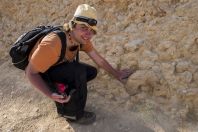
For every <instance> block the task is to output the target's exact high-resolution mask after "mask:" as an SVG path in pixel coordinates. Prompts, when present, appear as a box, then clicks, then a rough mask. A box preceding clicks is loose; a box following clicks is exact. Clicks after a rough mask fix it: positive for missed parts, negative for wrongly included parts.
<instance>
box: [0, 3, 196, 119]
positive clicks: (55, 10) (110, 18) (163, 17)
mask: <svg viewBox="0 0 198 132" xmlns="http://www.w3.org/2000/svg"><path fill="white" fill-rule="evenodd" d="M84 2H87V3H90V4H91V5H93V6H95V7H96V9H97V10H98V18H99V20H98V21H99V25H98V28H99V31H98V34H97V36H96V37H95V38H94V40H93V42H94V44H95V47H96V49H98V51H99V52H100V53H101V54H102V56H104V57H105V58H106V59H107V60H108V61H109V62H110V64H112V65H113V67H115V68H133V69H135V70H136V72H135V73H134V74H133V75H131V76H130V77H129V79H128V81H127V84H126V86H123V85H118V84H116V83H119V82H115V81H104V83H105V84H103V85H105V86H107V87H108V92H107V91H100V90H96V92H99V93H100V92H103V94H107V95H106V97H109V98H114V96H116V97H118V96H120V97H122V96H123V98H124V100H125V101H126V100H127V97H128V96H131V98H133V96H134V97H141V98H137V99H140V100H142V99H146V98H150V97H157V98H160V99H161V100H160V99H159V100H154V101H155V102H156V103H159V104H163V103H162V102H165V100H166V101H170V102H171V99H172V97H174V100H175V99H176V100H178V101H177V106H180V107H182V106H188V107H182V110H183V111H185V112H184V113H185V114H184V115H185V116H183V117H187V116H191V113H193V114H194V115H196V116H194V117H195V118H196V119H197V120H198V108H197V103H198V101H197V100H198V96H196V95H197V91H198V73H197V71H198V52H197V51H198V24H197V21H198V13H197V12H198V1H197V0H158V1H157V0H156V1H145V0H133V1H131V0H119V1H116V2H115V0H88V1H84V0H79V1H75V2H74V1H72V0H58V1H54V0H48V1H38V0H23V1H12V2H11V1H6V0H3V1H2V2H1V4H0V21H1V22H0V29H1V31H0V35H1V38H0V58H1V59H2V60H5V59H4V58H5V56H8V52H7V51H8V49H9V47H10V45H11V43H13V42H14V41H15V40H16V38H17V37H18V36H19V35H20V34H22V33H23V32H25V31H27V30H28V29H31V28H33V27H35V26H38V25H62V24H63V23H64V21H66V22H67V21H69V20H70V19H71V18H72V15H73V13H74V11H75V9H76V7H77V5H78V4H80V3H84ZM82 60H84V61H88V62H89V58H87V57H86V56H85V57H82ZM101 72H102V71H101ZM98 79H99V80H100V79H101V81H103V80H111V79H112V78H111V77H107V75H106V73H100V74H99V77H98ZM93 83H94V82H93ZM115 84H116V85H115ZM98 87H99V86H98ZM115 89H126V91H124V90H121V91H116V90H115ZM183 89H184V90H186V91H182V90H183ZM178 91H179V92H178ZM125 92H127V93H125ZM138 95H139V96H138ZM143 95H144V96H143ZM147 95H149V96H147ZM162 100H164V101H162ZM130 101H131V100H130V99H129V100H127V101H126V102H127V104H126V105H128V104H134V102H130ZM136 102H138V101H136ZM169 105H171V103H170V104H169ZM162 107H163V105H162ZM164 107H166V106H165V105H164ZM178 108H179V107H177V108H175V109H178ZM175 112H177V111H175Z"/></svg>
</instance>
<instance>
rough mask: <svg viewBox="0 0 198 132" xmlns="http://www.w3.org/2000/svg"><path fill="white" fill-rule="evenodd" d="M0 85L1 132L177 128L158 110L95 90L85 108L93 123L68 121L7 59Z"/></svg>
mask: <svg viewBox="0 0 198 132" xmlns="http://www.w3.org/2000/svg"><path fill="white" fill-rule="evenodd" d="M93 83H94V82H93ZM0 86H1V87H0V98H1V103H0V105H1V107H0V117H1V118H0V131H1V132H73V131H75V132H101V131H103V132H177V131H178V130H177V129H176V125H177V124H176V123H174V122H173V121H171V120H169V119H168V118H166V116H165V115H163V114H160V112H159V113H153V112H147V113H140V112H134V111H131V110H127V109H125V107H124V106H125V105H124V104H118V103H116V102H114V101H112V100H108V99H106V98H104V97H103V96H102V95H100V94H98V93H97V92H95V91H90V92H89V96H88V102H87V108H86V109H88V110H92V111H95V113H96V114H97V120H96V122H95V123H94V124H92V125H88V126H83V125H78V124H75V123H70V124H69V123H68V122H67V121H66V120H65V119H64V118H60V117H58V116H57V114H56V110H55V106H54V103H53V102H52V101H51V100H49V99H48V98H46V97H45V96H43V95H41V94H39V93H38V92H37V91H36V90H34V89H33V88H32V86H31V85H30V84H29V83H28V81H27V79H25V77H24V73H23V72H21V71H19V70H16V69H14V68H13V67H12V65H11V64H10V63H9V61H1V62H0ZM143 107H144V106H143ZM143 107H142V108H143ZM157 115H158V116H157Z"/></svg>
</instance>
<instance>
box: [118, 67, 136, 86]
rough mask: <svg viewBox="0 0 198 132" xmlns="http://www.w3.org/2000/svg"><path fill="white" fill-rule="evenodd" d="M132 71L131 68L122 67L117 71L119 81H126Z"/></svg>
mask: <svg viewBox="0 0 198 132" xmlns="http://www.w3.org/2000/svg"><path fill="white" fill-rule="evenodd" d="M133 73H134V71H133V70H131V69H124V70H121V71H119V81H120V82H121V83H123V84H125V83H126V80H125V79H127V78H128V77H129V76H130V75H131V74H133Z"/></svg>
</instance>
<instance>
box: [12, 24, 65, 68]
mask: <svg viewBox="0 0 198 132" xmlns="http://www.w3.org/2000/svg"><path fill="white" fill-rule="evenodd" d="M50 32H54V33H56V34H57V35H58V36H59V37H60V39H61V43H62V49H61V54H60V58H59V59H58V61H57V62H56V64H58V63H59V62H60V61H61V60H63V58H64V56H65V51H66V46H67V44H66V36H65V33H64V32H63V31H62V27H61V26H38V27H36V28H34V29H32V30H30V31H28V32H26V33H24V34H23V35H21V36H20V37H19V38H18V39H17V41H16V42H15V43H14V44H13V45H12V47H11V49H10V51H9V53H10V56H11V58H12V64H13V65H14V66H15V67H17V68H19V69H21V70H25V68H26V66H27V65H28V63H29V61H28V58H29V54H30V52H31V50H32V48H33V47H34V46H35V44H36V42H37V41H38V40H39V39H40V38H41V37H44V36H45V35H47V34H48V33H50Z"/></svg>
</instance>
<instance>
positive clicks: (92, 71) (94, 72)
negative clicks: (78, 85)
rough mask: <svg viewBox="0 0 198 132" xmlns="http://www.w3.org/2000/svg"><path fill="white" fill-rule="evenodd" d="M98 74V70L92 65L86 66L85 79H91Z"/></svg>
mask: <svg viewBox="0 0 198 132" xmlns="http://www.w3.org/2000/svg"><path fill="white" fill-rule="evenodd" d="M97 74H98V70H97V69H96V68H95V67H93V66H89V67H88V68H87V80H88V81H90V80H92V79H94V78H95V77H96V76H97Z"/></svg>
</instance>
